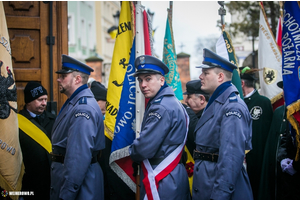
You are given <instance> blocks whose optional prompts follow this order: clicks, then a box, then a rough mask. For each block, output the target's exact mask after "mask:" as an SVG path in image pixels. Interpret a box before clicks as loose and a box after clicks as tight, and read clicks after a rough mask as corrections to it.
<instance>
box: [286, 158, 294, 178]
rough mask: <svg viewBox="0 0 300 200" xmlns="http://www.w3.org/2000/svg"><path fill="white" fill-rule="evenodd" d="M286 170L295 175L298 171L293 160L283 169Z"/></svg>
mask: <svg viewBox="0 0 300 200" xmlns="http://www.w3.org/2000/svg"><path fill="white" fill-rule="evenodd" d="M283 171H284V172H286V173H288V174H289V175H291V176H293V175H294V174H295V173H296V172H297V171H296V170H295V169H294V167H293V160H292V161H291V162H290V163H289V165H288V166H286V167H285V168H284V170H283Z"/></svg>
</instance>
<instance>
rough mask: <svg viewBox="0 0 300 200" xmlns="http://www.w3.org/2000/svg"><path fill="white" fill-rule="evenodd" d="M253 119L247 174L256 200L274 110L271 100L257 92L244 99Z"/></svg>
mask: <svg viewBox="0 0 300 200" xmlns="http://www.w3.org/2000/svg"><path fill="white" fill-rule="evenodd" d="M244 101H245V103H246V105H247V107H248V110H249V112H250V115H251V117H252V140H251V141H252V150H251V151H250V152H249V153H248V154H247V155H246V163H247V173H248V175H249V179H250V183H251V188H252V191H253V196H254V199H257V198H258V190H259V183H260V177H261V169H262V163H263V156H264V150H265V146H266V141H267V138H268V134H269V131H270V126H271V122H272V116H273V108H272V104H271V101H270V99H268V98H267V97H265V96H262V95H260V94H259V93H258V92H257V90H255V92H254V93H253V94H252V95H251V96H250V97H248V98H244Z"/></svg>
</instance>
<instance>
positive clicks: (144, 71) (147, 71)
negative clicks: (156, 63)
mask: <svg viewBox="0 0 300 200" xmlns="http://www.w3.org/2000/svg"><path fill="white" fill-rule="evenodd" d="M140 74H161V73H160V72H159V71H156V70H139V71H137V72H135V73H134V74H133V77H137V76H138V75H140ZM161 75H162V74H161Z"/></svg>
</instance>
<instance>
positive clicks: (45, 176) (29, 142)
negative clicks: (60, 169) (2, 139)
mask: <svg viewBox="0 0 300 200" xmlns="http://www.w3.org/2000/svg"><path fill="white" fill-rule="evenodd" d="M19 114H21V115H23V116H24V117H26V118H27V119H28V120H30V121H31V122H32V123H33V124H34V125H36V126H37V127H38V128H39V129H41V130H42V131H43V132H44V133H45V135H47V137H48V138H49V140H50V138H51V136H50V135H51V130H52V126H53V124H54V121H55V115H53V114H52V113H50V112H48V111H44V112H43V114H42V115H41V117H40V120H39V122H37V121H36V119H35V118H33V117H32V116H31V115H30V114H29V112H28V111H27V109H26V106H25V107H24V109H23V110H21V111H20V112H19ZM19 140H20V145H21V149H22V155H23V162H24V165H25V174H24V176H23V180H22V191H33V192H34V196H23V198H24V199H44V200H48V199H49V198H50V165H51V161H50V156H49V153H48V151H47V150H46V149H44V148H43V147H42V146H41V145H40V144H39V143H37V142H36V141H35V140H34V139H32V138H31V137H30V136H28V135H27V134H26V133H24V132H23V131H22V130H21V129H19Z"/></svg>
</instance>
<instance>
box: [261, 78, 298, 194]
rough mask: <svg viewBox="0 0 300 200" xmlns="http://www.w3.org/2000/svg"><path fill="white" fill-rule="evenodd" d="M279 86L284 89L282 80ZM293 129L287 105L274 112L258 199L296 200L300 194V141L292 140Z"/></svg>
mask: <svg viewBox="0 0 300 200" xmlns="http://www.w3.org/2000/svg"><path fill="white" fill-rule="evenodd" d="M277 86H278V87H280V88H281V89H283V82H282V81H280V82H278V83H277ZM291 132H292V129H291V125H290V123H289V122H288V120H287V118H286V105H285V104H284V105H283V106H280V107H278V108H277V109H276V110H275V111H274V114H273V119H272V124H271V127H270V132H269V135H268V139H267V142H266V147H265V152H264V159H263V165H262V172H261V180H260V186H259V196H258V199H259V200H285V199H289V200H294V199H295V200H296V199H299V197H300V190H299V186H300V182H299V180H300V173H299V172H300V167H299V165H300V161H295V160H294V158H295V155H296V150H297V148H296V146H297V144H296V143H293V141H294V140H293V139H292V138H293V137H292V133H291ZM285 160H289V161H290V165H291V166H285V163H284V161H285ZM291 161H293V162H291Z"/></svg>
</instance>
